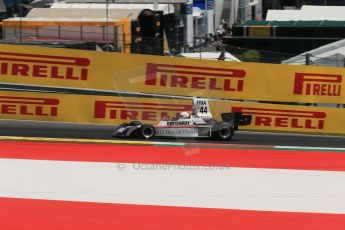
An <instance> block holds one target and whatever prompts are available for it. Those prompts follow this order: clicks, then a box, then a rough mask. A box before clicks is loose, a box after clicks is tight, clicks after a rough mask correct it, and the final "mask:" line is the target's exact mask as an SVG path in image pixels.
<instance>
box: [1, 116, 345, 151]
mask: <svg viewBox="0 0 345 230" xmlns="http://www.w3.org/2000/svg"><path fill="white" fill-rule="evenodd" d="M115 127H116V126H115V125H114V126H112V125H94V124H75V123H56V122H38V121H18V120H0V136H19V137H49V138H76V139H100V140H112V139H113V138H112V137H111V134H112V131H113V130H114V128H115ZM154 141H180V142H203V143H217V142H216V141H213V140H188V139H180V140H175V139H154ZM223 143H224V142H223ZM229 143H230V144H245V145H246V144H249V145H276V146H304V147H305V146H308V147H334V148H337V147H338V148H339V147H342V148H344V147H345V137H342V136H324V135H322V136H321V135H304V134H288V133H268V132H248V131H238V132H236V133H235V135H234V137H233V140H232V141H231V142H229Z"/></svg>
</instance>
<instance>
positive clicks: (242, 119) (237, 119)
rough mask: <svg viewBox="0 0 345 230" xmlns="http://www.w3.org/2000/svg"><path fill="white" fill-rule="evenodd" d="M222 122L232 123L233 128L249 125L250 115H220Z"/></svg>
mask: <svg viewBox="0 0 345 230" xmlns="http://www.w3.org/2000/svg"><path fill="white" fill-rule="evenodd" d="M221 117H222V120H223V121H226V122H230V123H232V122H234V123H233V124H234V126H235V128H236V127H238V126H244V125H250V123H251V122H252V115H243V114H242V113H222V114H221Z"/></svg>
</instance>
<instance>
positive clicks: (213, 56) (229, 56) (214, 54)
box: [179, 52, 240, 62]
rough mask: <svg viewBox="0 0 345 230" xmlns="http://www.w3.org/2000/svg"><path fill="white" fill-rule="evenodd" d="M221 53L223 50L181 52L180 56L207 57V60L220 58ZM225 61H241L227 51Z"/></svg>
mask: <svg viewBox="0 0 345 230" xmlns="http://www.w3.org/2000/svg"><path fill="white" fill-rule="evenodd" d="M220 55H221V52H201V53H179V56H182V57H185V58H193V59H206V60H218V58H219V56H220ZM225 61H235V62H240V60H239V59H237V58H236V57H235V56H233V55H232V54H230V53H228V52H225Z"/></svg>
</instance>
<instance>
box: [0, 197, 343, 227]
mask: <svg viewBox="0 0 345 230" xmlns="http://www.w3.org/2000/svg"><path fill="white" fill-rule="evenodd" d="M0 207H1V209H0V229H4V230H5V229H6V230H17V229H18V230H23V229H25V230H31V229H32V230H37V229H44V230H75V229H83V230H88V229H90V230H94V229H102V230H107V229H112V230H114V229H116V230H127V229H128V230H133V229H136V230H137V229H142V230H149V229H150V230H151V229H152V230H162V229H164V230H177V229H197V230H214V229H217V230H222V229H224V230H229V229H232V230H251V229H255V230H260V229H262V230H277V229H279V230H292V229H293V230H309V229H310V230H325V229H332V230H343V229H345V215H344V214H317V213H292V212H267V211H247V210H229V209H207V208H185V207H167V206H149V205H125V204H104V203H88V202H69V201H48V200H29V199H12V198H0Z"/></svg>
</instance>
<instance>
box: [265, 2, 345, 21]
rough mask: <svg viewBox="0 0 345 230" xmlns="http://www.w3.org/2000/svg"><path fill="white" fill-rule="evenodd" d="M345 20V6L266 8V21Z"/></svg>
mask: <svg viewBox="0 0 345 230" xmlns="http://www.w3.org/2000/svg"><path fill="white" fill-rule="evenodd" d="M290 20H293V21H298V20H302V21H322V20H334V21H345V6H307V5H305V6H302V7H301V9H300V10H268V12H267V16H266V21H290Z"/></svg>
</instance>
